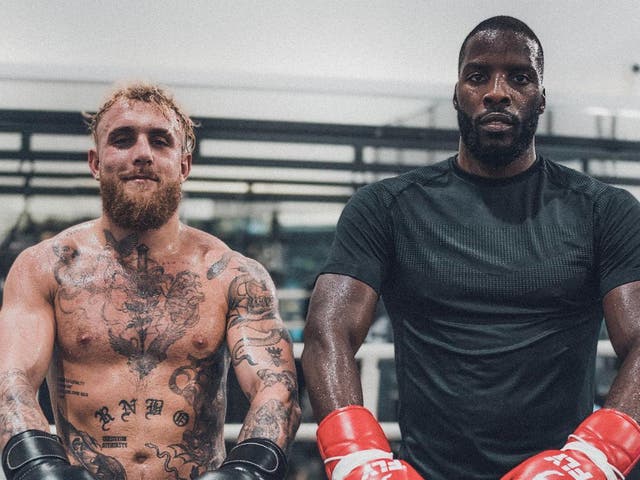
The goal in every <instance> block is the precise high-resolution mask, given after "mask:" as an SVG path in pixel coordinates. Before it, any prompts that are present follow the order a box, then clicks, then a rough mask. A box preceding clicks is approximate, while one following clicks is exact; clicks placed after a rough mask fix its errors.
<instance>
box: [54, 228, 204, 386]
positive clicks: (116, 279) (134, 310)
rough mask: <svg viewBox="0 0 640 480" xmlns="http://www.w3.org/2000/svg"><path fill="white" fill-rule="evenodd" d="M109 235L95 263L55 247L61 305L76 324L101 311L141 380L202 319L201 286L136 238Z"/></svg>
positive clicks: (114, 342) (116, 346) (113, 342)
mask: <svg viewBox="0 0 640 480" xmlns="http://www.w3.org/2000/svg"><path fill="white" fill-rule="evenodd" d="M105 236H106V239H107V245H106V246H105V248H104V251H102V252H100V253H99V254H97V255H92V256H90V257H91V258H83V255H82V252H79V251H76V250H73V249H70V248H69V247H55V248H54V253H56V255H57V257H58V262H57V264H56V266H55V278H56V280H57V282H58V284H59V288H58V292H57V297H56V303H57V305H58V308H59V309H60V311H61V312H62V313H63V314H65V315H69V316H70V317H71V320H73V321H74V322H78V323H76V324H77V325H83V324H86V322H90V321H92V320H94V319H95V318H96V313H93V312H96V311H97V312H99V314H98V319H99V320H100V321H102V322H103V323H104V325H105V326H106V327H107V332H108V340H109V345H110V347H111V349H112V350H113V351H114V352H115V353H117V354H118V355H121V356H123V357H125V358H126V359H127V364H128V365H129V368H130V370H131V371H132V372H135V373H136V374H137V375H138V376H139V378H140V379H142V378H144V377H145V376H147V375H148V374H149V373H150V372H151V371H152V370H153V369H154V368H156V367H157V366H158V364H159V363H161V362H162V361H164V360H165V359H166V358H167V349H168V348H169V347H170V346H171V345H173V344H174V343H175V342H176V341H178V340H179V339H180V338H182V337H183V336H184V335H185V333H186V332H187V330H188V329H190V328H192V327H193V326H194V325H196V324H197V323H198V321H199V320H200V311H199V308H200V303H202V302H203V301H204V294H203V293H202V285H201V283H200V279H199V275H198V274H197V273H195V272H193V271H190V270H188V269H184V270H178V271H176V272H175V273H169V272H168V271H166V269H165V266H164V265H162V264H161V263H160V262H158V261H157V260H155V259H154V258H153V257H152V255H151V252H150V250H149V248H148V247H147V246H146V245H144V244H140V243H138V242H137V237H136V236H135V235H130V236H128V237H125V238H124V239H122V240H120V241H116V240H115V238H114V237H113V235H112V234H111V233H110V232H108V231H105ZM134 252H135V254H136V255H135V258H134ZM87 256H88V257H89V255H87ZM83 322H85V323H83Z"/></svg>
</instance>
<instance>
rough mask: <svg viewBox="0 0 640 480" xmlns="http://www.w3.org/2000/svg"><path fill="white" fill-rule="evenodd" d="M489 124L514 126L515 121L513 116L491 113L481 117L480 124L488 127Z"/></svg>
mask: <svg viewBox="0 0 640 480" xmlns="http://www.w3.org/2000/svg"><path fill="white" fill-rule="evenodd" d="M489 123H504V124H506V125H513V124H514V123H515V119H514V118H513V116H512V115H510V114H508V113H502V112H491V113H487V114H485V115H483V116H482V117H480V124H481V125H486V124H489Z"/></svg>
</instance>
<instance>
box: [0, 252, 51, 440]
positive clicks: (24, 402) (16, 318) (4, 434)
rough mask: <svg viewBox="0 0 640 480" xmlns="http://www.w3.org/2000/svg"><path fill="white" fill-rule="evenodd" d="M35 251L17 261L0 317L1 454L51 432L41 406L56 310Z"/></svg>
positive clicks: (21, 256) (26, 253) (5, 288)
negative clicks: (32, 433)
mask: <svg viewBox="0 0 640 480" xmlns="http://www.w3.org/2000/svg"><path fill="white" fill-rule="evenodd" d="M40 261H41V258H39V257H38V256H37V255H36V253H35V252H34V251H33V249H31V250H29V251H26V252H24V253H23V254H21V255H20V256H19V257H18V258H17V259H16V261H15V263H14V265H13V267H12V269H11V271H10V272H9V275H8V277H7V281H6V283H5V287H4V297H3V307H2V310H1V311H0V338H1V339H2V344H1V346H0V449H1V448H4V445H5V444H6V443H7V441H8V440H9V438H10V437H11V436H13V435H15V434H16V433H19V432H22V431H24V430H27V429H32V428H33V429H39V430H44V431H48V430H49V423H48V421H47V419H46V417H45V416H44V414H43V413H42V410H41V409H40V406H39V404H38V401H37V391H38V388H39V386H40V384H41V383H42V381H43V380H44V377H45V375H46V372H47V369H48V366H49V362H50V360H51V356H52V352H53V342H54V335H55V332H54V320H53V309H52V306H51V303H50V302H49V299H48V293H46V290H47V289H46V286H45V285H44V281H45V280H44V278H46V276H44V275H43V272H42V268H41V265H40Z"/></svg>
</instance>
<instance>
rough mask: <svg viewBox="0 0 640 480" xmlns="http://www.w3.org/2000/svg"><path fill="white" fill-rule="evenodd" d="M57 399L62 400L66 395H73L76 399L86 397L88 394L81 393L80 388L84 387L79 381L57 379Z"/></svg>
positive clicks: (63, 378)
mask: <svg viewBox="0 0 640 480" xmlns="http://www.w3.org/2000/svg"><path fill="white" fill-rule="evenodd" d="M57 384H58V398H64V397H66V396H67V395H75V396H77V397H88V396H89V393H88V392H85V391H83V389H81V387H83V386H84V382H81V381H79V380H72V379H70V378H65V377H58V378H57Z"/></svg>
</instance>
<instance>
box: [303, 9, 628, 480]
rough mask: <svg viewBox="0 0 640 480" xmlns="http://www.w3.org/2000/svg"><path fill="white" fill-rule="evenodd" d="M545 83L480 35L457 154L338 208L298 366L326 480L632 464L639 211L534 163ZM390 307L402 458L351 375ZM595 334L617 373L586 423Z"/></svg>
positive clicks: (458, 97)
mask: <svg viewBox="0 0 640 480" xmlns="http://www.w3.org/2000/svg"><path fill="white" fill-rule="evenodd" d="M543 64H544V56H543V51H542V46H541V44H540V41H539V40H538V38H537V37H536V35H535V34H534V33H533V31H531V30H530V29H529V27H527V26H526V25H525V24H524V23H522V22H521V21H519V20H517V19H514V18H512V17H504V16H500V17H493V18H490V19H487V20H485V21H483V22H481V23H480V24H479V25H478V26H477V27H476V28H475V29H474V30H472V31H471V33H470V34H469V35H468V36H467V38H466V39H465V41H464V43H463V44H462V47H461V49H460V57H459V76H458V82H457V83H456V86H455V91H454V96H453V105H454V107H455V109H456V111H457V114H458V123H459V127H460V145H459V151H458V154H457V155H456V156H454V157H452V158H450V159H448V160H446V161H443V162H440V163H437V164H435V165H430V166H425V167H423V168H419V169H417V170H414V171H412V172H409V173H407V174H404V175H401V176H399V177H395V178H391V179H386V180H383V181H381V182H378V183H375V184H372V185H369V186H367V187H364V188H362V189H360V190H359V191H358V192H357V193H356V194H355V195H354V197H353V198H352V199H351V200H350V202H349V203H348V205H347V206H346V207H345V209H344V211H343V213H342V216H341V218H340V221H339V223H338V227H337V232H336V237H335V240H334V244H333V247H332V250H331V253H330V255H329V259H328V260H327V263H326V265H325V266H324V268H323V270H322V272H321V275H320V276H319V277H318V279H317V282H316V285H315V288H314V292H313V295H312V298H311V302H310V306H309V314H308V319H307V325H306V329H305V348H304V352H303V356H302V365H303V368H304V374H305V380H306V383H307V386H308V391H309V396H310V400H311V403H312V406H313V410H314V414H315V415H316V417H317V420H318V421H319V422H320V425H319V428H318V446H319V449H320V453H321V455H322V457H323V459H324V461H325V465H326V470H327V475H328V476H329V477H330V478H332V479H333V480H342V479H345V480H354V479H358V480H359V479H365V478H367V479H383V478H384V479H420V478H426V479H428V480H456V479H472V480H496V479H498V478H502V479H503V480H525V479H535V480H543V479H545V478H551V479H554V480H555V479H571V480H587V479H591V478H592V479H596V480H600V479H602V480H609V479H616V478H623V476H624V475H626V474H627V473H629V472H630V471H631V470H632V468H633V466H634V465H635V463H636V462H637V460H638V458H639V457H640V426H639V425H638V423H637V420H638V419H640V389H639V388H638V381H639V380H638V378H640V376H639V373H638V372H639V371H640V205H639V204H638V202H637V201H636V200H635V199H634V198H633V197H632V196H631V195H630V194H629V193H628V192H626V191H624V190H622V189H618V188H615V187H612V186H609V185H606V184H603V183H601V182H599V181H597V180H594V179H592V178H590V177H588V176H586V175H584V174H582V173H579V172H576V171H574V170H570V169H568V168H566V167H562V166H560V165H557V164H555V163H553V162H552V161H550V160H548V159H546V158H542V157H541V156H539V155H537V154H536V149H535V142H534V135H535V131H536V128H537V123H538V116H539V115H540V114H542V113H543V111H544V108H545V91H544V88H543V87H542V77H543ZM379 296H382V299H383V301H384V303H385V306H386V308H387V311H388V313H389V316H390V318H391V321H392V325H393V331H394V342H395V347H396V348H395V356H396V369H397V377H398V388H399V395H400V411H399V424H400V429H401V433H402V443H401V448H400V452H399V458H398V459H394V458H393V455H392V453H391V449H390V448H389V444H388V442H387V440H386V438H385V436H384V433H383V431H382V429H381V428H380V426H379V424H378V423H377V422H376V420H375V419H374V417H373V415H372V414H371V413H370V412H369V411H368V410H366V409H365V408H363V407H362V387H361V384H360V377H359V373H358V368H357V364H356V362H355V353H356V351H357V350H358V348H359V347H360V345H361V344H362V342H363V341H364V339H365V337H366V334H367V332H368V330H369V327H370V326H371V323H372V321H373V318H374V315H373V313H374V309H375V306H376V303H377V300H378V297H379ZM603 316H604V318H605V320H606V325H607V328H608V331H609V336H610V338H611V342H612V344H613V346H614V349H615V350H616V352H617V353H618V356H619V358H620V361H621V367H620V369H619V373H618V375H617V377H616V379H615V381H614V383H613V385H612V387H611V390H610V393H609V396H608V398H607V400H606V403H605V406H604V408H602V409H600V410H597V411H596V412H593V399H594V364H595V358H596V347H597V340H598V333H599V331H600V326H601V323H602V318H603Z"/></svg>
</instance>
